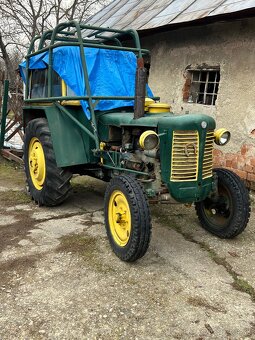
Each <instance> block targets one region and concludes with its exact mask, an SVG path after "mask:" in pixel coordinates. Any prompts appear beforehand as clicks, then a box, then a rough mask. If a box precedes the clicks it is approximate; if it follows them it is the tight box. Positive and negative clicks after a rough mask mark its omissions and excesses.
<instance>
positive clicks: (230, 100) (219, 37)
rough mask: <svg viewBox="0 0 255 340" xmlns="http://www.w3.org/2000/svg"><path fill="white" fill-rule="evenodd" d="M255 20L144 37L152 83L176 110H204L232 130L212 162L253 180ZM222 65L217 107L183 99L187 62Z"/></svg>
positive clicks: (243, 20)
mask: <svg viewBox="0 0 255 340" xmlns="http://www.w3.org/2000/svg"><path fill="white" fill-rule="evenodd" d="M254 32H255V20H254V18H252V19H242V20H235V21H233V22H218V23H213V24H208V25H203V26H194V27H188V28H179V29H177V30H174V31H168V32H162V33H155V34H152V35H150V36H147V37H142V46H143V47H145V48H148V49H150V50H151V54H152V61H151V70H150V85H151V88H152V90H153V91H154V94H155V95H158V96H160V97H161V101H162V102H168V103H170V104H171V106H172V110H173V112H174V113H176V114H181V113H186V114H187V113H190V114H191V113H205V114H208V115H211V116H212V117H214V118H215V119H216V122H217V128H219V127H225V128H227V129H229V130H230V131H231V135H232V138H231V141H230V142H229V144H228V145H226V146H225V147H221V148H218V149H216V150H215V166H223V167H227V168H230V169H232V170H234V171H235V172H236V173H238V174H239V175H240V176H241V177H242V178H243V179H245V180H246V181H248V182H247V183H248V184H251V183H253V184H252V185H253V186H254V183H255V171H254V170H255V152H254V151H255V94H254V92H255V38H254ZM203 64H207V65H211V66H219V67H220V84H219V91H218V98H217V101H216V105H215V106H209V105H203V104H193V103H187V102H185V101H184V99H183V97H184V94H183V91H185V90H186V89H185V84H186V75H185V70H186V68H187V66H188V65H190V66H191V67H196V66H197V65H203Z"/></svg>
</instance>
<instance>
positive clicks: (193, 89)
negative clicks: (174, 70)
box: [183, 67, 220, 105]
mask: <svg viewBox="0 0 255 340" xmlns="http://www.w3.org/2000/svg"><path fill="white" fill-rule="evenodd" d="M219 82H220V69H219V68H218V67H217V68H208V69H188V70H187V78H186V83H185V86H184V92H183V100H184V101H186V102H188V103H195V104H204V105H215V102H216V99H217V95H218V89H219Z"/></svg>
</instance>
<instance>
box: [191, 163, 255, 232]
mask: <svg viewBox="0 0 255 340" xmlns="http://www.w3.org/2000/svg"><path fill="white" fill-rule="evenodd" d="M215 172H216V175H217V177H218V195H217V196H215V197H214V196H212V197H210V198H206V199H205V200H204V201H202V202H197V203H195V207H196V212H197V216H198V219H199V221H200V223H201V225H202V227H203V228H204V229H206V230H207V231H209V232H211V233H212V234H214V235H216V236H218V237H221V238H233V237H235V236H237V235H239V234H240V233H241V232H242V231H243V230H244V229H245V228H246V226H247V223H248V221H249V217H250V200H249V193H248V190H247V189H246V187H245V185H244V183H243V182H242V181H241V179H240V178H239V177H238V176H237V175H236V174H234V173H233V172H232V171H229V170H226V169H215Z"/></svg>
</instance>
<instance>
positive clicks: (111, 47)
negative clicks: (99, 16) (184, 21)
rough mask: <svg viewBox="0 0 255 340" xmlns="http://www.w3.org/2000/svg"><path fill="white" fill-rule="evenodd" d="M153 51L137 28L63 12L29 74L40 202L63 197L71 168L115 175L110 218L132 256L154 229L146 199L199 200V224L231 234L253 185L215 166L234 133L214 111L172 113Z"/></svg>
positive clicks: (29, 169) (26, 118) (242, 220)
mask: <svg viewBox="0 0 255 340" xmlns="http://www.w3.org/2000/svg"><path fill="white" fill-rule="evenodd" d="M149 67H150V53H149V51H148V50H146V49H142V48H141V46H140V41H139V37H138V34H137V32H136V31H135V30H125V31H121V30H115V29H110V28H105V29H104V28H101V27H94V26H88V25H83V24H78V23H77V22H74V21H72V22H67V23H62V24H59V25H58V26H57V27H56V28H55V29H54V30H52V31H46V32H45V33H44V34H43V35H42V36H40V37H39V36H37V37H35V38H34V39H33V41H32V42H31V45H30V48H29V51H28V55H27V57H26V61H24V62H23V63H22V64H21V65H20V71H21V74H22V77H23V79H24V82H25V84H26V85H25V104H24V108H23V124H24V128H25V138H24V162H25V172H26V177H27V183H28V191H29V193H30V195H31V196H32V198H33V199H34V201H35V202H36V203H38V204H39V205H45V206H55V205H58V204H60V203H62V202H63V201H64V200H65V199H66V198H67V197H68V194H69V192H70V189H71V185H70V180H71V178H72V175H73V174H80V175H89V176H93V177H96V178H99V179H101V180H104V181H107V182H109V184H108V186H107V189H106V192H105V201H104V204H105V208H104V214H105V226H106V231H107V235H108V238H109V241H110V244H111V247H112V249H113V251H114V253H115V254H116V255H117V256H118V257H119V258H120V259H121V260H123V261H129V262H132V261H135V260H137V259H139V258H141V257H142V256H143V255H144V254H145V253H146V251H147V249H148V246H149V242H150V238H151V218H150V211H149V205H148V202H153V203H187V204H190V203H194V204H195V208H196V212H197V215H198V218H199V220H200V222H201V225H202V227H203V228H205V229H206V230H208V231H209V232H211V233H213V234H215V235H217V236H219V237H221V238H233V237H235V236H237V235H238V234H240V233H241V232H242V231H243V230H244V229H245V227H246V225H247V223H248V220H249V216H250V203H249V195H248V191H247V189H246V187H245V186H244V184H243V182H242V181H241V180H240V179H239V177H238V176H237V175H235V174H234V173H232V172H231V171H229V170H225V169H213V144H214V143H216V144H218V145H224V144H226V143H227V142H228V140H229V138H230V133H229V132H228V131H227V130H225V129H219V130H216V131H215V121H214V119H213V118H211V117H209V116H207V115H202V114H194V115H187V114H186V115H175V114H173V113H172V112H171V110H170V106H169V105H167V104H164V103H161V102H160V101H159V98H158V97H155V96H154V95H153V94H152V91H151V90H150V88H149V86H148V73H149Z"/></svg>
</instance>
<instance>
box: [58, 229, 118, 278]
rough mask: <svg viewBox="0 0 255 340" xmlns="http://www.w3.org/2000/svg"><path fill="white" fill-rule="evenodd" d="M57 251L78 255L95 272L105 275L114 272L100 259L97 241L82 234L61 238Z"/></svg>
mask: <svg viewBox="0 0 255 340" xmlns="http://www.w3.org/2000/svg"><path fill="white" fill-rule="evenodd" d="M57 251H59V252H65V253H69V252H71V253H74V254H78V255H79V256H81V257H82V258H83V260H84V261H85V262H86V264H87V265H89V266H90V267H91V268H93V269H94V270H96V271H97V272H100V273H103V274H106V273H107V272H113V271H114V269H113V268H112V267H110V266H109V265H107V264H105V263H103V261H102V259H101V258H100V254H101V252H100V249H99V246H98V239H97V238H95V237H92V236H89V235H86V234H84V233H83V234H71V235H66V236H63V237H62V238H61V243H60V245H59V246H58V248H57Z"/></svg>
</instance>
